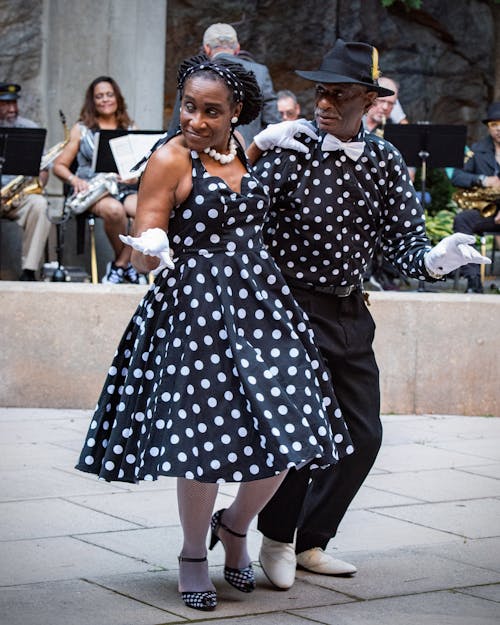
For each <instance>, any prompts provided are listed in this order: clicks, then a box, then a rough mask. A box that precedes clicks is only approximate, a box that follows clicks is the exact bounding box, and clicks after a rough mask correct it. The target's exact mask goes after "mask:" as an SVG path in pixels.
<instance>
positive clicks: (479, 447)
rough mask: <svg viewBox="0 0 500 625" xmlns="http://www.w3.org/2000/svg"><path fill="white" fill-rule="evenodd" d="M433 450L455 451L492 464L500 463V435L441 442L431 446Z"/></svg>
mask: <svg viewBox="0 0 500 625" xmlns="http://www.w3.org/2000/svg"><path fill="white" fill-rule="evenodd" d="M433 446H434V448H435V449H444V450H446V451H456V452H457V453H460V454H467V455H471V456H480V457H481V458H484V459H489V460H492V461H494V462H498V461H500V435H497V436H496V437H488V438H478V439H473V440H467V441H464V440H454V441H442V442H439V443H434V444H433Z"/></svg>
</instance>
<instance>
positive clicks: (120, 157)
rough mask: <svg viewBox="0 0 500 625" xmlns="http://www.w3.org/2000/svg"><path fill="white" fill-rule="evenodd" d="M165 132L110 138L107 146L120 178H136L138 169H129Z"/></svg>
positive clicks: (138, 172)
mask: <svg viewBox="0 0 500 625" xmlns="http://www.w3.org/2000/svg"><path fill="white" fill-rule="evenodd" d="M164 134H165V133H159V134H144V135H143V134H128V135H123V137H115V138H114V139H110V141H109V146H110V148H111V152H112V154H113V158H114V159H115V163H116V167H117V169H118V174H119V175H120V177H121V178H122V180H130V179H131V178H137V176H138V175H139V174H140V173H141V171H142V169H143V168H141V169H140V170H139V171H130V170H131V169H132V167H133V166H134V165H136V164H137V163H138V162H139V161H140V160H141V159H142V158H143V157H144V156H146V154H148V153H149V151H150V149H151V148H152V147H153V145H154V144H155V143H156V142H157V141H158V139H159V138H160V137H163V136H164ZM96 151H97V150H96Z"/></svg>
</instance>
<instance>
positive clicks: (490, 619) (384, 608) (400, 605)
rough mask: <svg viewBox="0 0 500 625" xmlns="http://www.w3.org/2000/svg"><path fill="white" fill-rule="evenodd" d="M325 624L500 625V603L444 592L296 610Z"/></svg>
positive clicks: (294, 612)
mask: <svg viewBox="0 0 500 625" xmlns="http://www.w3.org/2000/svg"><path fill="white" fill-rule="evenodd" d="M292 613H293V614H296V615H298V616H303V617H304V618H309V619H312V620H313V621H314V622H316V623H321V624H324V625H409V624H411V625H498V622H499V617H500V611H499V605H498V603H495V602H493V601H488V600H486V599H481V598H476V597H466V596H465V595H463V594H460V593H456V592H452V591H442V592H434V593H425V594H423V595H420V594H419V595H413V596H409V597H397V598H391V599H376V600H374V601H365V602H360V603H355V604H348V605H339V606H335V607H334V608H331V607H329V606H328V607H326V608H311V609H308V610H294V611H293V612H292Z"/></svg>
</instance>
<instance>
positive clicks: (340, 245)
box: [248, 39, 488, 588]
mask: <svg viewBox="0 0 500 625" xmlns="http://www.w3.org/2000/svg"><path fill="white" fill-rule="evenodd" d="M377 58H378V53H377V50H376V48H373V47H372V46H370V45H368V44H365V43H359V42H351V43H346V42H344V41H342V40H341V39H339V40H337V42H336V44H335V46H334V48H333V49H332V50H331V51H330V52H328V53H327V55H326V56H325V58H324V59H323V62H322V64H321V67H320V70H319V71H316V72H315V71H299V72H297V73H298V74H299V75H300V76H302V77H303V78H306V79H307V80H311V81H314V82H315V83H316V102H315V123H314V124H309V123H306V125H304V124H303V122H300V121H296V122H281V123H280V124H276V125H275V126H270V127H268V128H267V129H266V130H264V131H262V132H261V133H259V135H257V136H256V137H255V139H254V144H252V145H251V146H250V148H249V150H248V155H249V158H250V160H251V161H252V162H254V163H256V165H255V167H256V171H257V173H258V174H259V175H260V176H261V178H262V180H263V181H264V183H266V184H267V187H268V190H269V194H270V196H271V202H272V205H271V212H270V219H269V225H268V231H267V242H268V245H269V249H270V251H271V253H272V254H273V255H274V257H275V259H276V261H277V262H278V264H279V266H280V268H281V270H282V272H283V274H284V275H285V278H286V280H287V282H288V284H289V286H290V288H291V290H292V292H293V294H294V296H295V298H296V299H297V301H298V302H299V304H300V305H301V306H302V307H303V309H304V310H305V311H306V312H307V313H308V315H309V318H310V321H311V325H312V327H313V330H314V332H315V337H316V342H317V345H318V347H319V348H320V350H321V353H322V355H323V357H324V359H325V362H326V364H327V366H328V368H329V370H330V372H331V377H332V380H333V385H334V388H335V392H336V395H337V398H338V401H339V404H340V406H341V409H342V412H343V415H344V418H345V420H346V422H347V425H348V427H349V430H350V434H351V438H352V440H353V444H354V446H355V452H354V454H353V455H351V456H349V457H346V458H343V459H342V461H341V462H340V463H339V464H338V465H336V466H335V467H332V468H331V470H330V469H325V470H322V471H319V472H316V473H313V474H311V473H310V472H309V470H308V469H307V467H306V468H303V469H301V470H299V471H294V470H291V471H290V472H289V474H288V476H287V478H286V479H285V481H284V482H283V484H282V486H281V487H280V489H279V490H278V492H277V493H276V495H275V496H274V497H273V499H272V500H271V501H270V502H269V504H268V505H267V506H266V508H265V509H264V510H263V511H262V513H261V514H260V515H259V529H260V530H261V531H262V533H263V534H264V539H263V543H262V548H261V551H260V556H259V558H260V562H261V565H262V567H263V569H264V572H265V573H266V575H267V576H268V578H269V579H270V581H271V582H272V583H273V584H274V585H275V586H277V587H278V588H289V587H290V586H291V585H292V584H293V580H294V576H295V568H296V565H297V564H298V565H299V566H300V567H302V568H305V569H307V570H309V571H312V572H315V573H321V574H330V575H336V574H337V575H338V574H340V575H346V574H353V573H355V572H356V567H355V566H353V565H352V564H349V563H347V562H343V561H342V560H338V559H335V558H333V557H332V556H330V555H329V554H328V553H326V552H325V551H324V549H325V548H326V546H327V544H328V542H329V540H330V538H332V537H333V536H335V534H336V532H337V528H338V525H339V523H340V521H341V520H342V518H343V516H344V514H345V512H346V511H347V508H348V506H349V504H350V502H351V501H352V499H353V498H354V496H355V494H356V492H357V491H358V489H359V488H360V486H361V485H362V483H363V481H364V480H365V478H366V476H367V475H368V472H369V471H370V469H371V467H372V465H373V463H374V461H375V458H376V456H377V453H378V450H379V448H380V444H381V441H382V425H381V421H380V415H379V412H380V393H379V372H378V368H377V363H376V360H375V356H374V353H373V349H372V342H373V337H374V330H375V325H374V322H373V319H372V317H371V315H370V313H369V312H368V309H367V307H366V305H365V300H364V294H363V292H362V277H363V274H364V273H365V271H366V267H367V265H368V263H369V261H370V259H371V258H372V256H373V252H374V249H375V247H376V245H377V243H378V242H380V246H381V249H382V251H383V253H384V255H385V256H386V258H387V259H389V260H390V261H391V262H392V263H393V264H394V265H395V266H396V267H397V268H398V269H399V270H400V271H401V272H402V273H403V274H405V275H406V276H408V277H412V278H417V279H419V280H433V279H437V278H439V277H441V276H443V275H445V274H446V273H449V272H450V271H452V270H454V269H455V268H456V267H458V266H460V265H462V264H464V263H466V262H469V260H471V261H472V262H488V261H487V259H484V258H483V257H481V256H480V255H479V254H478V253H477V252H476V251H475V250H474V249H473V248H472V247H471V246H469V245H467V243H471V242H473V237H470V236H467V235H462V234H455V235H452V236H451V237H447V238H446V239H443V241H441V242H440V243H439V244H438V245H437V246H436V247H435V248H431V246H430V243H429V241H428V239H427V237H426V234H425V224H424V217H423V210H422V207H421V205H420V203H419V201H418V198H417V196H416V194H415V190H414V188H413V185H412V183H411V181H410V177H409V174H408V169H407V167H406V165H405V163H404V161H403V159H402V157H401V154H400V153H399V152H398V151H397V150H396V149H395V148H394V146H392V145H391V144H390V143H388V142H386V141H385V140H384V139H382V138H380V137H377V136H375V135H373V134H370V133H366V134H365V132H364V130H363V127H362V123H361V120H362V117H363V115H364V114H365V113H366V111H367V110H368V109H369V108H370V107H371V106H372V104H373V102H374V100H375V99H376V98H377V97H378V96H385V95H391V94H392V93H393V92H392V91H391V90H389V89H385V88H383V87H381V86H380V85H379V84H378V82H377V78H378V63H377ZM302 130H303V134H302V135H300V136H299V138H300V140H301V141H303V144H302V145H301V144H300V142H299V141H298V140H297V139H295V138H294V135H295V133H300V132H301V131H302ZM273 146H281V148H290V147H291V148H292V149H281V148H280V147H274V149H270V148H272V147H273ZM264 150H269V151H268V152H267V153H264V154H263V155H262V156H261V154H262V151H264ZM296 150H300V151H299V152H297V151H296ZM259 157H260V159H259ZM311 478H312V480H311V482H310V484H309V480H310V479H311ZM296 529H297V537H296V543H295V545H294V544H293V540H294V534H295V530H296Z"/></svg>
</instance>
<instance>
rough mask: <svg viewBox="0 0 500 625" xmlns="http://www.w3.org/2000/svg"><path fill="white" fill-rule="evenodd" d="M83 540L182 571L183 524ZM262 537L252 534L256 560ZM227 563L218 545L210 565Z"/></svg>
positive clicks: (250, 547)
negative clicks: (180, 552) (180, 567)
mask: <svg viewBox="0 0 500 625" xmlns="http://www.w3.org/2000/svg"><path fill="white" fill-rule="evenodd" d="M78 538H80V539H81V540H84V541H85V542H87V543H89V544H91V545H95V546H97V547H102V548H104V549H108V550H109V551H113V552H115V553H120V554H122V555H126V556H128V557H130V558H135V559H137V560H141V561H143V562H147V563H149V564H152V565H155V566H160V567H162V568H165V569H176V570H177V568H178V562H177V556H178V555H179V545H180V544H181V543H182V532H181V528H180V526H179V525H175V526H165V527H153V528H148V529H134V530H127V531H122V532H120V531H117V532H103V533H96V534H87V535H85V536H78ZM260 544H261V535H260V533H259V532H257V531H256V530H252V531H249V532H248V551H249V553H250V557H252V558H253V560H254V561H256V560H257V558H258V553H259V548H260ZM223 563H224V549H223V548H222V547H220V545H219V544H218V545H217V546H216V547H215V548H214V550H213V551H211V552H210V566H213V565H221V564H223Z"/></svg>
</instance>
